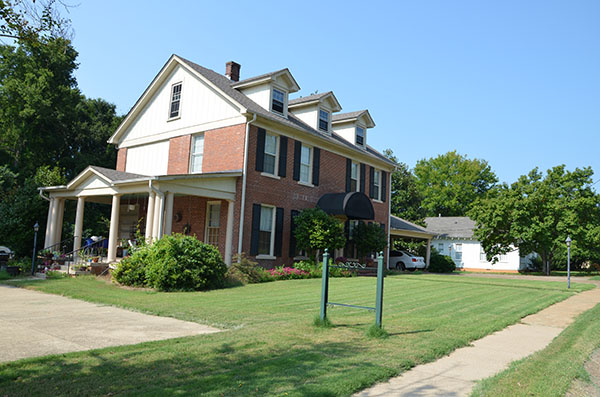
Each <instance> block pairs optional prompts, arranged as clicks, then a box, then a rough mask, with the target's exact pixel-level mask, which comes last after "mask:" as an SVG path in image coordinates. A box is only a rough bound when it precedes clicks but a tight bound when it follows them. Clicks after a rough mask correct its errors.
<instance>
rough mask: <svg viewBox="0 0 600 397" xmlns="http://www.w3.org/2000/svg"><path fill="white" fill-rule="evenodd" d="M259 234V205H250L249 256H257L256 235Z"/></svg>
mask: <svg viewBox="0 0 600 397" xmlns="http://www.w3.org/2000/svg"><path fill="white" fill-rule="evenodd" d="M259 234H260V204H253V205H252V234H251V237H250V255H258V235H259Z"/></svg>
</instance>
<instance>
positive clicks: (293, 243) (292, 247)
mask: <svg viewBox="0 0 600 397" xmlns="http://www.w3.org/2000/svg"><path fill="white" fill-rule="evenodd" d="M299 213H300V211H297V210H292V218H291V222H290V258H293V257H294V256H296V236H295V235H294V231H295V230H296V224H295V223H294V218H295V217H297V216H298V214H299Z"/></svg>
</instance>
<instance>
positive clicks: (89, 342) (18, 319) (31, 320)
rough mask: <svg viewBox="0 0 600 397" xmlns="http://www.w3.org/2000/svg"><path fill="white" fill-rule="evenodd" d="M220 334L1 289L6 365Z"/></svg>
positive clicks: (1, 346)
mask: <svg viewBox="0 0 600 397" xmlns="http://www.w3.org/2000/svg"><path fill="white" fill-rule="evenodd" d="M219 331H220V330H219V329H217V328H213V327H209V326H205V325H201V324H197V323H192V322H188V321H181V320H176V319H174V318H170V317H158V316H151V315H148V314H142V313H136V312H132V311H129V310H124V309H119V308H116V307H112V306H102V305H98V304H94V303H88V302H84V301H80V300H76V299H70V298H65V297H62V296H58V295H51V294H44V293H41V292H36V291H30V290H26V289H22V288H15V287H10V286H6V285H0V335H1V336H0V362H5V361H13V360H18V359H21V358H26V357H36V356H45V355H48V354H59V353H67V352H74V351H81V350H90V349H97V348H101V347H108V346H118V345H129V344H134V343H141V342H148V341H155V340H161V339H169V338H178V337H182V336H190V335H198V334H207V333H213V332H219Z"/></svg>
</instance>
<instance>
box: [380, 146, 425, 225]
mask: <svg viewBox="0 0 600 397" xmlns="http://www.w3.org/2000/svg"><path fill="white" fill-rule="evenodd" d="M383 155H384V156H385V157H387V158H388V159H389V160H392V161H393V162H394V163H396V170H395V171H394V172H393V173H392V175H391V177H392V186H391V193H392V200H391V207H392V214H393V215H396V216H399V217H400V218H404V219H407V220H409V221H413V222H414V221H420V220H422V219H423V218H424V217H425V213H424V211H423V208H422V207H421V201H422V200H423V198H422V196H421V193H420V191H419V189H418V187H417V179H416V178H415V176H414V175H413V173H412V172H411V170H410V168H408V165H406V164H405V163H402V162H399V161H398V159H397V157H396V156H395V155H394V152H392V149H386V150H384V151H383Z"/></svg>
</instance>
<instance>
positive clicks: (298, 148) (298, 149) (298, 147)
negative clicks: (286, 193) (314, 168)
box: [294, 141, 302, 181]
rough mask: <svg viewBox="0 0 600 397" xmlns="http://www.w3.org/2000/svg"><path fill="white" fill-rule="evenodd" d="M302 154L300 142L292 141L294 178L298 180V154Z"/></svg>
mask: <svg viewBox="0 0 600 397" xmlns="http://www.w3.org/2000/svg"><path fill="white" fill-rule="evenodd" d="M301 155H302V142H300V141H296V142H294V180H295V181H299V180H300V156H301Z"/></svg>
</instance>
